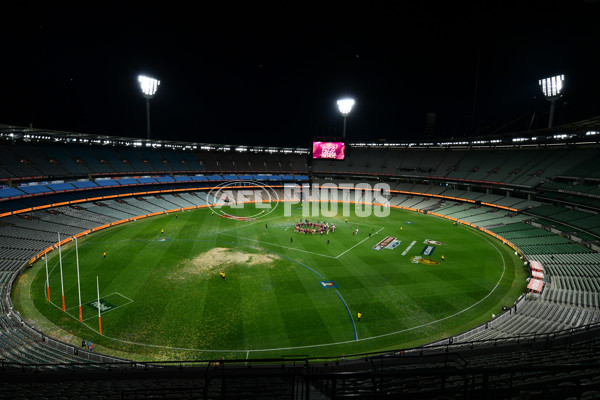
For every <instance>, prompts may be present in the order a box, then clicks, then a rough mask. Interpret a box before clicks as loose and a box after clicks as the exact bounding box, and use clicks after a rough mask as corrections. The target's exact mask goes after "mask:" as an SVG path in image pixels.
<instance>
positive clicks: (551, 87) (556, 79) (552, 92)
mask: <svg viewBox="0 0 600 400" xmlns="http://www.w3.org/2000/svg"><path fill="white" fill-rule="evenodd" d="M564 80H565V76H564V75H557V76H553V77H551V78H546V79H540V81H539V84H540V88H541V89H542V92H544V96H545V97H546V100H548V101H549V102H550V117H549V119H548V128H552V123H553V122H554V109H555V107H556V100H558V99H559V98H560V92H561V90H562V88H563V86H564V84H563V82H564Z"/></svg>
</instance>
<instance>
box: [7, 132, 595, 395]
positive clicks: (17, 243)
mask: <svg viewBox="0 0 600 400" xmlns="http://www.w3.org/2000/svg"><path fill="white" fill-rule="evenodd" d="M585 134H586V132H574V133H572V134H571V136H569V137H568V138H567V139H564V138H562V139H561V141H558V142H556V141H555V139H554V138H553V137H552V136H551V135H549V136H548V138H547V140H546V141H545V142H544V141H543V140H542V139H541V138H539V137H540V135H538V138H539V139H538V143H536V145H535V146H521V145H515V144H513V142H512V140H511V138H510V137H508V138H503V139H502V140H499V139H493V142H492V139H486V140H488V141H489V142H488V144H485V143H484V144H482V143H481V140H479V139H478V140H477V142H478V144H477V145H474V144H473V143H471V144H464V142H460V143H458V142H457V143H452V142H447V143H434V144H432V143H422V144H416V145H415V144H414V143H411V144H407V143H384V144H381V143H373V144H366V143H356V144H352V143H351V144H350V145H349V146H350V147H351V150H352V152H351V156H349V157H347V159H346V160H344V161H340V162H334V161H324V160H313V161H312V163H311V162H310V160H309V157H308V150H307V149H301V148H293V149H291V148H266V147H245V148H243V150H239V148H238V150H236V148H234V147H233V146H227V145H214V144H191V143H178V142H172V143H164V142H163V143H160V142H157V143H154V142H151V141H145V140H133V139H128V138H113V139H111V140H112V141H113V142H112V143H109V144H108V143H102V144H100V143H93V138H92V137H88V136H87V135H82V134H77V135H71V134H68V133H60V132H46V131H32V130H30V129H22V128H13V127H6V128H3V129H2V130H0V182H1V183H2V185H3V187H2V188H1V189H0V238H1V240H0V295H1V301H0V311H1V313H0V337H1V338H2V340H1V341H0V360H1V362H2V368H3V373H2V380H1V381H0V387H2V391H1V393H0V398H17V397H19V398H33V395H34V394H40V393H41V396H43V397H46V398H316V399H319V398H341V397H360V398H374V397H378V398H392V397H393V398H397V397H398V396H400V395H402V396H405V397H408V398H428V397H434V396H441V395H445V396H447V397H448V398H455V397H457V398H462V396H465V395H466V393H476V394H477V396H478V397H479V396H484V395H486V394H489V393H496V394H497V396H498V397H499V398H511V397H514V396H519V395H520V396H528V395H532V396H538V398H550V397H553V398H567V397H574V398H575V397H577V398H579V397H581V398H591V397H592V396H596V395H598V394H599V393H600V380H599V379H598V376H600V373H599V372H600V368H599V367H600V365H599V364H598V363H597V355H598V354H599V353H598V352H597V351H598V350H599V349H600V342H599V341H598V339H597V337H598V334H597V333H598V328H599V326H600V310H599V307H600V255H599V254H598V251H599V250H600V247H599V245H598V240H599V239H600V216H599V215H598V212H600V189H599V186H598V182H599V180H598V176H597V175H598V171H597V167H596V166H595V164H594V160H597V157H598V155H599V152H600V145H599V143H598V142H589V140H587V141H586V143H583V139H582V138H583V137H584V136H585ZM45 138H47V139H45ZM84 142H85V144H84ZM499 142H500V143H499ZM159 145H160V146H159ZM230 180H239V181H248V182H260V183H264V184H268V185H272V186H274V187H278V188H281V187H283V186H284V185H286V184H294V185H302V184H306V183H311V184H323V183H327V182H329V183H336V184H338V185H339V186H340V187H343V185H344V184H352V183H358V182H361V181H363V180H373V181H377V182H386V183H389V185H390V193H389V195H388V197H389V200H390V205H391V206H392V207H395V208H401V209H407V210H412V211H416V212H422V213H428V214H431V218H436V217H437V218H444V219H449V220H452V221H457V223H461V224H465V225H468V226H471V227H473V228H474V229H479V230H483V231H486V232H487V233H489V234H490V235H492V236H494V237H496V238H498V239H499V240H503V241H506V242H508V243H509V244H510V245H511V246H513V248H514V249H515V251H516V252H517V253H518V254H519V255H521V256H522V257H523V259H524V262H525V263H528V265H529V266H530V264H529V263H530V262H538V263H540V264H541V265H542V266H543V268H542V271H541V272H542V278H541V281H542V282H543V287H542V288H541V289H539V290H538V289H537V288H536V289H535V290H534V289H532V290H531V291H530V292H528V293H526V294H525V293H524V294H523V296H521V297H520V298H519V300H518V301H517V302H516V303H515V304H510V305H507V307H506V309H505V310H504V312H503V313H501V314H500V315H498V316H495V317H494V318H493V319H491V320H490V321H488V322H486V323H485V324H483V325H481V326H478V327H476V328H474V329H472V330H470V331H467V332H464V333H462V334H460V335H456V336H452V337H448V338H445V339H444V340H442V341H439V342H436V343H430V344H427V345H424V346H419V347H418V348H411V349H397V350H394V351H390V352H385V353H377V354H361V355H339V356H338V357H331V358H326V359H319V360H310V359H308V358H303V357H289V358H285V359H275V360H250V359H249V360H246V361H244V362H239V361H229V360H201V361H198V360H192V361H190V362H189V363H188V364H189V365H187V364H186V365H185V366H183V365H181V364H177V363H169V362H144V363H139V362H133V361H130V360H127V359H126V358H117V357H114V356H108V355H103V354H99V353H96V352H89V351H86V350H81V349H79V348H77V347H75V346H73V345H71V344H68V343H66V342H64V341H62V340H60V338H55V337H51V336H50V335H48V334H46V333H45V332H40V331H38V330H37V329H36V328H34V327H32V326H30V325H29V324H27V323H26V322H25V321H24V320H23V319H22V318H21V316H20V315H19V313H18V312H16V310H14V308H13V304H12V301H11V298H10V293H11V290H12V288H13V286H14V284H15V281H16V279H17V278H18V277H19V275H20V273H21V272H22V271H23V270H24V269H26V268H27V267H28V265H29V264H30V263H31V262H32V261H33V260H35V259H37V258H39V257H40V256H41V255H42V254H43V253H44V251H46V250H47V249H48V248H52V246H54V245H55V244H56V243H57V237H56V232H61V234H64V235H65V237H73V236H75V235H78V234H81V233H82V232H89V233H92V232H94V231H95V230H96V229H98V228H99V227H106V226H109V225H111V224H113V223H118V222H120V221H130V220H135V219H136V218H137V217H139V216H147V215H148V216H149V215H157V214H163V213H166V212H169V211H172V210H184V209H195V208H200V207H204V206H206V205H208V204H213V203H214V202H216V199H215V198H212V197H210V196H209V195H207V191H206V189H207V188H209V187H212V186H214V185H216V184H219V183H222V182H226V181H230ZM348 196H349V197H347V198H345V199H343V201H360V199H358V198H355V197H354V193H353V192H350V193H349V195H348ZM340 197H341V195H340ZM537 272H540V271H537ZM531 273H532V275H531V278H532V281H533V280H534V279H533V278H535V277H536V276H537V275H536V274H535V273H534V270H533V269H531ZM567 364H568V365H567ZM115 369H119V370H120V371H122V372H123V373H122V374H121V372H120V373H119V376H118V377H115V373H114V372H113V371H114V370H115ZM56 382H60V384H58V383H56ZM28 393H29V394H30V395H31V396H30V395H28ZM265 393H268V396H264V394H265ZM169 396H171V397H169ZM177 396H179V397H177ZM261 396H263V397H261ZM586 396H587V397H586Z"/></svg>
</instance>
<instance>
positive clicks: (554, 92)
mask: <svg viewBox="0 0 600 400" xmlns="http://www.w3.org/2000/svg"><path fill="white" fill-rule="evenodd" d="M564 80H565V76H564V75H557V76H553V77H551V78H546V79H540V81H539V83H540V87H541V88H542V92H544V96H546V97H548V98H552V97H558V96H559V95H560V91H561V90H562V88H563V82H564Z"/></svg>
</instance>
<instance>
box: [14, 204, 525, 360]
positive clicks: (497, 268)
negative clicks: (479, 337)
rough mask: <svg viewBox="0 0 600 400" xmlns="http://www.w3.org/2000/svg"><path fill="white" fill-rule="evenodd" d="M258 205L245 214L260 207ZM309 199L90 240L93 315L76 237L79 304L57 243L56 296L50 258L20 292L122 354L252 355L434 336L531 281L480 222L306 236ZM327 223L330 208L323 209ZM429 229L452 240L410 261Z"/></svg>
mask: <svg viewBox="0 0 600 400" xmlns="http://www.w3.org/2000/svg"><path fill="white" fill-rule="evenodd" d="M250 208H252V207H247V209H244V210H236V213H237V214H238V215H240V214H243V213H248V214H254V213H256V210H252V209H250ZM298 208H299V207H296V208H292V212H293V215H292V216H291V217H286V216H284V209H283V207H278V208H277V209H276V210H275V211H274V212H272V213H270V214H268V215H267V216H266V217H264V218H262V219H258V220H256V221H252V222H247V221H246V222H245V221H236V220H231V219H226V218H222V217H219V216H218V215H213V214H212V213H211V211H210V210H208V209H204V210H196V211H190V212H179V213H176V214H169V215H162V216H157V217H152V218H148V219H144V220H139V221H136V222H131V223H127V224H123V225H119V226H116V227H113V228H109V229H106V230H103V231H100V232H97V233H94V234H92V235H89V236H87V237H84V238H81V239H80V240H79V246H78V252H79V269H80V281H81V301H82V304H83V306H82V316H83V324H82V323H80V322H79V311H78V302H79V300H78V287H77V272H76V257H75V246H74V244H73V243H71V244H68V245H65V246H64V247H63V248H62V255H63V277H64V278H63V279H64V290H65V299H66V300H65V301H66V312H62V311H61V310H60V307H61V296H60V294H61V284H60V273H59V258H58V251H53V252H52V253H51V254H50V255H49V258H48V266H49V270H50V289H51V303H48V302H47V300H46V298H45V291H44V286H45V279H46V278H45V265H44V261H43V260H39V261H37V262H36V263H35V264H34V266H33V268H32V269H30V270H29V271H28V272H27V273H28V274H35V277H34V278H33V280H31V290H30V291H25V290H17V291H16V292H15V293H20V295H19V296H17V295H14V296H13V298H14V302H15V304H16V306H17V308H18V309H20V310H21V313H22V314H24V316H25V317H27V314H28V312H27V307H25V306H24V304H26V302H27V300H26V298H28V297H29V296H30V297H31V298H32V299H33V307H34V308H35V309H36V310H35V311H36V312H39V313H41V314H43V315H44V316H45V317H46V318H47V319H48V320H50V321H52V322H53V323H54V324H56V325H58V326H60V327H61V328H62V329H64V330H65V331H68V332H70V333H72V334H73V335H75V336H77V337H79V338H81V337H85V338H88V339H91V340H93V341H94V342H95V343H97V344H98V345H99V346H100V347H99V348H101V349H102V350H103V351H106V352H109V353H110V352H113V351H114V352H118V353H116V354H119V355H121V356H122V355H123V354H127V355H128V357H130V358H134V359H144V360H154V359H160V360H164V359H200V358H202V359H210V358H212V359H215V358H221V357H225V358H228V359H233V358H237V359H244V358H265V357H279V356H282V355H308V356H311V357H321V356H336V355H340V354H357V353H363V352H372V351H379V350H386V349H400V348H406V347H411V346H415V345H419V344H424V343H429V342H432V341H434V340H437V339H440V338H443V337H446V336H448V335H453V334H457V333H460V332H462V331H464V330H467V329H469V328H471V327H474V326H476V325H479V324H481V323H483V322H485V321H486V320H488V319H489V318H490V316H491V314H492V313H496V314H498V313H499V312H500V309H501V307H502V305H510V304H512V303H513V302H514V300H515V299H516V298H517V297H518V296H519V295H520V294H521V293H523V291H524V290H525V286H526V281H525V278H526V276H525V272H524V271H523V268H522V261H521V260H519V259H518V258H517V257H515V256H514V254H513V252H512V251H511V250H510V248H508V246H506V245H503V244H502V243H500V242H498V241H497V240H495V239H493V238H492V237H490V236H488V235H485V234H484V233H482V232H479V231H476V230H474V229H472V228H468V227H464V226H454V224H453V223H451V222H450V221H447V220H443V219H440V218H437V217H433V216H429V215H424V214H418V213H414V212H408V211H401V210H393V211H392V212H391V215H389V216H388V217H386V218H379V217H375V216H371V217H368V218H361V217H357V216H355V215H352V216H350V217H348V222H345V219H344V218H343V217H341V216H339V217H335V218H327V220H328V221H329V222H334V223H335V224H336V225H337V227H338V229H337V232H335V233H332V234H329V235H302V234H299V233H294V232H293V226H294V224H295V223H296V222H298V221H299V220H300V219H301V210H299V209H298ZM316 219H323V218H316V217H315V218H311V220H316ZM265 224H267V226H265ZM357 224H358V227H359V233H358V234H357V235H353V234H352V231H353V230H354V229H355V228H356V225H357ZM350 225H352V229H350V227H349V226H350ZM161 230H164V234H161ZM369 233H370V234H371V237H369ZM386 236H394V237H397V238H398V239H399V240H400V241H401V243H400V245H399V246H398V247H396V248H395V249H393V250H390V249H383V250H380V251H376V250H373V249H372V247H373V246H374V245H375V244H377V243H378V242H379V241H380V240H382V239H384V238H385V237H386ZM291 239H293V241H291ZM425 239H432V240H436V241H439V242H443V243H445V244H444V245H438V246H435V247H436V248H435V250H434V252H433V253H432V254H431V255H430V256H429V257H426V256H422V257H426V258H429V259H432V260H434V261H437V262H438V263H439V264H437V265H426V264H420V263H411V262H410V260H411V258H412V257H414V256H420V255H421V254H420V253H421V251H422V250H423V248H424V247H425V246H426V245H425V244H424V240H425ZM327 240H329V241H330V243H329V244H327ZM413 241H416V243H415V244H414V245H413V246H412V248H411V249H410V250H409V251H408V252H407V253H406V254H405V255H403V254H402V253H403V252H404V251H405V249H406V248H407V247H408V246H409V245H410V244H411V242H413ZM104 251H106V253H107V256H106V258H104V257H103V256H102V254H103V252H104ZM442 254H443V255H444V256H445V260H444V261H442V260H441V256H442ZM221 271H223V272H224V273H225V274H226V279H225V280H224V279H222V278H221V277H220V276H219V272H221ZM97 278H98V281H99V285H100V297H101V303H102V304H103V305H104V307H105V309H104V311H103V313H102V331H103V332H102V333H103V334H102V335H99V334H98V332H97V331H98V311H97V308H95V305H96V303H95V302H94V301H95V300H96V298H97V289H96V279H97ZM321 281H335V283H336V284H337V288H335V287H334V288H324V287H323V285H322V284H321ZM359 312H360V313H362V320H361V321H360V322H359V321H357V313H359ZM77 340H79V341H80V339H73V342H74V344H76V343H77Z"/></svg>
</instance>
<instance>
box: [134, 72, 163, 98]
mask: <svg viewBox="0 0 600 400" xmlns="http://www.w3.org/2000/svg"><path fill="white" fill-rule="evenodd" d="M138 81H139V82H140V87H141V88H142V93H143V94H144V96H145V97H147V98H149V99H151V98H152V97H154V95H155V94H156V91H157V90H158V85H160V81H159V80H157V79H154V78H150V77H148V76H144V75H140V76H138Z"/></svg>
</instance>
